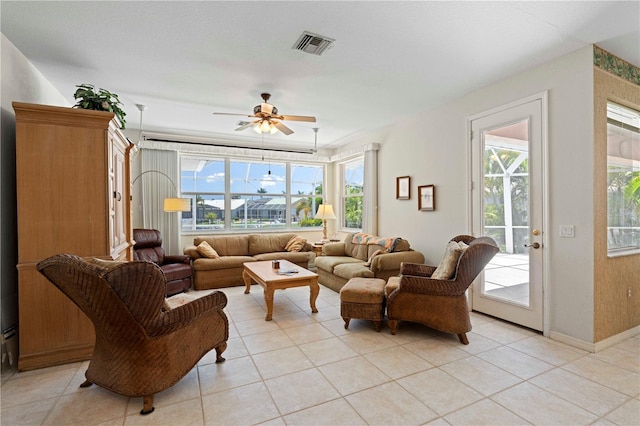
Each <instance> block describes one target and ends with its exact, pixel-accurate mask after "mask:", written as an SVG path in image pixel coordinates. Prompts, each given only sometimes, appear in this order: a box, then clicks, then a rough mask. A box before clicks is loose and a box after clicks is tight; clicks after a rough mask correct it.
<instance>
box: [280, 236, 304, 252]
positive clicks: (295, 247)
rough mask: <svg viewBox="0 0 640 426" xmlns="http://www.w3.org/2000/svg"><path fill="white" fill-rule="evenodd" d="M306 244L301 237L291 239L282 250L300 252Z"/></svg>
mask: <svg viewBox="0 0 640 426" xmlns="http://www.w3.org/2000/svg"><path fill="white" fill-rule="evenodd" d="M306 243H307V240H306V239H304V238H302V237H298V236H295V237H292V238H291V239H290V240H289V242H288V243H287V245H286V246H284V249H285V250H286V251H300V250H302V248H303V247H304V245H305V244H306Z"/></svg>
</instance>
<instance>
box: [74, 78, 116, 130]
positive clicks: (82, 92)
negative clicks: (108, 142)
mask: <svg viewBox="0 0 640 426" xmlns="http://www.w3.org/2000/svg"><path fill="white" fill-rule="evenodd" d="M76 87H77V88H78V89H77V90H76V93H74V94H73V97H74V98H75V99H77V100H78V102H76V104H75V105H74V106H73V107H74V108H82V109H92V110H96V111H109V112H112V113H114V114H115V115H116V117H118V120H119V121H120V123H121V124H122V128H123V129H124V126H125V124H126V122H127V121H126V120H125V119H124V116H125V115H127V113H125V112H124V111H123V110H122V109H121V108H120V106H121V105H122V103H121V102H120V99H118V95H116V94H115V93H111V92H109V91H108V90H105V89H102V88H101V89H99V90H98V91H97V92H96V90H95V88H94V86H93V84H80V85H77V86H76Z"/></svg>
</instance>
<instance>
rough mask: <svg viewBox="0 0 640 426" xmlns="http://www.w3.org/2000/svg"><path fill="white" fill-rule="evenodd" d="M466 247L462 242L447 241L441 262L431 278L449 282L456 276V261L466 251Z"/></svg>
mask: <svg viewBox="0 0 640 426" xmlns="http://www.w3.org/2000/svg"><path fill="white" fill-rule="evenodd" d="M467 247H468V246H467V245H466V244H465V243H463V242H462V241H461V242H460V243H458V242H457V241H449V243H448V244H447V248H446V250H445V252H444V256H443V258H442V261H441V262H440V264H439V265H438V267H437V268H436V270H435V271H433V274H432V275H431V278H433V279H436V280H449V279H451V278H453V277H454V275H455V274H456V268H457V267H458V259H460V255H461V254H462V253H463V252H464V251H465V250H466V249H467Z"/></svg>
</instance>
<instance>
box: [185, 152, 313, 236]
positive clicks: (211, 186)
mask: <svg viewBox="0 0 640 426" xmlns="http://www.w3.org/2000/svg"><path fill="white" fill-rule="evenodd" d="M324 170H325V166H324V165H316V164H294V163H284V162H273V163H272V162H263V161H253V160H241V159H229V158H204V157H196V156H183V157H182V159H181V174H180V178H181V180H180V183H181V189H182V191H181V192H182V194H183V196H191V198H192V211H191V212H184V213H183V214H182V230H183V231H195V230H209V231H214V232H215V231H229V230H238V231H240V230H247V229H250V230H251V231H252V232H254V231H256V230H257V229H263V230H273V229H292V228H299V227H308V226H311V227H319V226H321V225H322V221H320V220H315V219H313V216H314V214H315V210H316V209H317V206H318V205H320V204H322V199H323V181H324Z"/></svg>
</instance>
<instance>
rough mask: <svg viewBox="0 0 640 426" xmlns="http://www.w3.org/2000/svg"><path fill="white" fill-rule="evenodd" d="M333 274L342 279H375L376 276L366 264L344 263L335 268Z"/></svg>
mask: <svg viewBox="0 0 640 426" xmlns="http://www.w3.org/2000/svg"><path fill="white" fill-rule="evenodd" d="M333 274H334V275H337V276H339V277H340V278H345V279H351V278H355V277H362V278H373V277H374V276H375V274H374V273H373V271H372V270H371V269H369V268H367V267H366V266H364V263H362V262H359V263H343V264H340V265H336V267H335V268H333Z"/></svg>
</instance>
